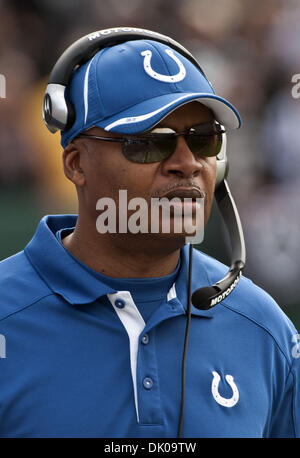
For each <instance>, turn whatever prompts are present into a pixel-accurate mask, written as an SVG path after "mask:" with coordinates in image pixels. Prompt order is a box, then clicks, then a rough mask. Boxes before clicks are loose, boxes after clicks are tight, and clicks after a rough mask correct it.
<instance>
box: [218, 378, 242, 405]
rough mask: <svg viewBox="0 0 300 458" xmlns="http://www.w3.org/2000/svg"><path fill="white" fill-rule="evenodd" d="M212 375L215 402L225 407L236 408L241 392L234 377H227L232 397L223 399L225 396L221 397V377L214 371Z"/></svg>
mask: <svg viewBox="0 0 300 458" xmlns="http://www.w3.org/2000/svg"><path fill="white" fill-rule="evenodd" d="M212 374H213V376H214V378H213V381H212V383H211V392H212V395H213V397H214V399H215V401H217V403H218V404H220V405H221V406H223V407H233V406H235V404H236V403H237V402H238V400H239V390H238V388H237V386H236V384H235V383H234V381H233V377H232V375H225V379H226V382H227V383H228V384H229V386H230V387H231V389H232V396H231V398H223V396H221V395H220V393H219V383H220V380H221V377H220V375H219V374H218V372H215V371H213V372H212Z"/></svg>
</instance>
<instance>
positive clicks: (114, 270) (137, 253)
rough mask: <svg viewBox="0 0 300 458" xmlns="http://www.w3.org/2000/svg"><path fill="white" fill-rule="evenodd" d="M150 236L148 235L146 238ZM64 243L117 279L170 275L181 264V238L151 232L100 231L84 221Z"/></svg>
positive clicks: (88, 263) (94, 267)
mask: <svg viewBox="0 0 300 458" xmlns="http://www.w3.org/2000/svg"><path fill="white" fill-rule="evenodd" d="M147 236H148V237H147ZM62 243H63V245H64V247H65V248H66V249H67V250H68V251H70V252H71V253H72V254H73V255H74V256H75V257H76V258H78V259H79V260H80V261H81V262H83V263H84V264H85V265H87V266H88V267H90V268H91V269H93V270H95V271H97V272H99V273H101V274H104V275H107V276H110V277H114V278H148V277H162V276H165V275H169V274H171V273H172V272H173V271H174V270H175V269H176V266H177V264H178V260H179V254H180V247H181V246H182V240H181V241H180V242H179V241H178V240H177V241H176V240H172V239H170V240H168V239H164V240H163V239H161V238H159V237H153V236H151V235H150V234H99V233H98V232H97V230H96V227H95V224H94V223H93V224H87V221H86V220H85V222H84V224H82V221H81V218H80V217H78V220H77V224H76V227H75V230H74V232H73V233H72V234H69V235H68V236H66V237H65V238H64V239H63V240H62Z"/></svg>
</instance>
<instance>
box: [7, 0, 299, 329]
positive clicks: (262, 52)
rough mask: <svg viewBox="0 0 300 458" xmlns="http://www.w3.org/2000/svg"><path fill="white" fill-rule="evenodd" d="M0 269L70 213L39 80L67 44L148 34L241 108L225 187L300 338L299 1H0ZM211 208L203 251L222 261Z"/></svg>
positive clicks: (258, 264)
mask: <svg viewBox="0 0 300 458" xmlns="http://www.w3.org/2000/svg"><path fill="white" fill-rule="evenodd" d="M0 18H1V27H0V74H2V75H4V76H5V79H6V98H0V212H1V213H0V218H1V219H0V240H1V241H0V259H4V258H5V257H8V256H10V255H12V254H14V253H15V252H17V251H19V250H21V249H23V247H24V246H25V244H26V243H28V241H29V240H30V239H31V237H32V235H33V233H34V231H35V229H36V226H37V224H38V222H39V220H40V218H41V217H42V216H43V215H45V214H50V213H76V211H77V205H76V194H75V191H74V189H73V186H72V185H71V183H69V182H68V181H67V179H66V178H65V177H64V175H63V172H62V159H61V157H62V154H61V153H62V149H61V146H60V136H59V134H56V135H52V134H50V133H49V132H48V130H47V129H46V127H45V126H44V124H43V121H42V115H41V106H42V98H43V92H44V89H45V85H46V82H47V76H48V75H49V72H50V71H51V68H52V66H53V65H54V63H55V61H56V60H57V58H58V57H59V55H60V54H61V53H62V52H63V51H64V49H65V48H66V47H67V46H69V45H70V44H71V43H72V42H73V41H75V40H76V39H78V38H80V37H81V36H83V35H85V34H87V33H90V32H92V31H95V30H99V29H103V28H109V27H114V26H135V27H141V28H148V29H152V30H155V31H158V32H161V33H163V34H165V35H170V36H171V37H172V38H174V39H175V40H177V41H179V42H181V43H182V44H183V45H184V46H186V47H187V48H188V49H189V50H190V51H191V52H192V53H193V54H194V55H195V57H196V58H197V59H198V60H199V62H200V65H201V66H202V67H203V68H204V71H205V73H206V75H207V76H208V78H209V80H210V81H211V82H212V84H213V85H214V87H215V90H216V92H217V93H218V94H220V95H222V96H224V97H226V98H228V99H229V100H230V101H231V102H232V103H233V104H234V105H236V106H237V108H238V110H239V112H240V114H241V116H242V119H243V127H242V128H241V129H240V130H239V131H235V132H230V133H229V138H228V143H229V159H230V174H229V183H230V186H231V190H232V192H233V195H234V197H235V199H236V202H237V205H238V208H239V211H240V216H241V219H242V222H243V226H244V230H245V237H246V245H247V266H246V270H245V274H246V275H247V276H248V277H250V278H251V279H252V280H253V281H254V282H255V283H257V284H258V285H259V286H262V287H263V288H264V289H265V290H266V291H267V292H269V293H270V294H271V295H272V296H273V297H274V298H275V299H276V300H277V302H278V303H279V305H280V307H281V308H282V309H283V310H284V312H285V313H286V314H287V315H288V316H289V317H290V318H291V319H292V320H293V321H294V323H295V325H296V327H297V328H298V330H300V289H299V287H298V282H299V283H300V256H299V255H300V249H299V247H300V231H299V226H300V224H299V223H300V199H299V198H298V194H299V190H300V187H299V184H300V122H299V121H300V98H299V99H295V98H293V97H292V93H291V91H292V87H293V85H294V83H292V82H291V80H292V76H293V75H294V74H299V73H300V46H299V43H300V27H299V24H300V2H299V0H264V1H261V0H248V1H243V2H241V1H240V0H214V1H213V2H212V1H210V0H184V1H179V0H151V1H148V2H145V1H143V0H122V1H120V0H105V1H100V0H98V1H96V0H85V1H83V0H64V1H63V2H62V1H60V0H27V1H26V2H24V1H21V0H19V1H18V0H9V1H6V0H0ZM227 239H228V237H227V236H226V233H224V227H223V224H222V221H221V220H220V216H219V215H218V211H217V209H216V208H214V211H213V214H212V217H211V219H210V222H209V225H208V227H207V229H206V231H205V242H204V243H203V244H202V246H200V247H199V248H200V249H202V250H204V251H206V252H208V253H209V254H211V255H213V256H215V257H216V258H217V259H220V260H221V261H224V262H226V263H228V262H229V259H230V247H229V245H228V240H227Z"/></svg>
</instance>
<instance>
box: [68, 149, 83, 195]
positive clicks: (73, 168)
mask: <svg viewBox="0 0 300 458" xmlns="http://www.w3.org/2000/svg"><path fill="white" fill-rule="evenodd" d="M63 166H64V173H65V175H66V177H67V178H68V179H69V180H71V181H72V183H74V184H75V185H76V186H79V187H82V186H84V184H85V175H84V172H83V170H82V167H81V152H80V148H78V146H77V145H75V144H74V143H73V142H71V143H69V145H68V146H67V147H66V148H65V150H64V152H63Z"/></svg>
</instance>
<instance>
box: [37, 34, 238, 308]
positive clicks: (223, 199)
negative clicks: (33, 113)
mask: <svg viewBox="0 0 300 458" xmlns="http://www.w3.org/2000/svg"><path fill="white" fill-rule="evenodd" d="M141 39H151V40H154V41H158V42H160V43H164V44H166V45H167V46H170V47H171V48H173V49H175V50H176V51H177V52H179V53H180V54H182V55H183V56H185V57H186V58H187V59H189V60H190V61H191V62H192V63H193V64H194V65H195V66H196V67H197V68H198V69H199V70H200V71H201V73H202V74H203V75H204V76H205V74H204V72H203V70H202V68H201V67H200V65H199V63H198V62H197V60H196V59H195V58H194V56H193V55H192V54H191V53H190V52H189V51H188V50H187V49H186V48H184V47H183V46H182V45H181V44H180V43H178V42H177V41H175V40H173V39H172V38H170V37H167V36H166V35H162V34H160V33H158V32H154V31H151V30H144V29H139V28H134V27H115V28H111V29H104V30H99V31H96V32H93V33H90V34H88V35H85V36H84V37H82V38H80V39H79V40H77V41H76V42H75V43H73V44H72V45H71V46H69V47H68V48H67V49H66V50H65V51H64V53H63V54H62V55H61V56H60V58H59V59H58V61H57V62H56V64H55V65H54V67H53V69H52V71H51V74H50V76H49V80H48V84H47V88H46V91H45V95H44V102H43V118H44V121H45V124H46V126H47V127H48V129H49V130H50V132H52V133H54V132H56V131H57V130H67V129H69V128H70V127H71V126H72V125H73V123H74V121H75V112H74V108H73V107H72V104H71V102H70V101H68V100H67V98H66V97H65V90H66V87H67V85H68V83H69V81H70V78H71V75H72V72H73V70H74V69H75V68H77V67H78V66H80V65H83V64H84V63H85V62H87V61H88V60H89V59H91V58H92V57H93V56H94V55H95V54H96V53H97V52H98V51H99V50H101V49H103V48H105V47H108V46H115V45H117V44H119V43H123V42H125V41H129V40H141ZM223 137H224V141H223V146H222V149H221V151H220V153H219V154H218V156H217V177H216V189H215V198H216V201H217V203H218V207H219V209H220V212H221V214H222V216H223V219H224V221H225V224H226V226H227V228H228V232H229V234H230V240H231V244H232V262H231V267H230V269H229V272H228V274H227V275H226V277H224V278H223V279H222V280H220V281H218V282H217V283H215V284H214V285H212V286H208V287H204V288H200V289H198V290H197V291H195V292H194V293H193V295H192V302H193V304H194V305H195V307H198V308H200V309H207V308H210V307H213V306H214V305H216V304H218V303H219V302H221V301H222V300H223V299H224V298H225V297H227V296H228V294H230V292H231V291H232V290H233V289H234V287H235V286H236V284H237V282H238V280H239V278H240V276H241V273H242V270H243V268H244V265H245V261H246V250H245V242H244V236H243V230H242V226H241V222H240V218H239V215H238V212H237V209H236V206H235V203H234V200H233V198H232V195H231V193H230V190H229V187H228V184H227V181H226V177H227V174H228V160H227V153H226V136H225V134H224V135H223Z"/></svg>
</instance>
